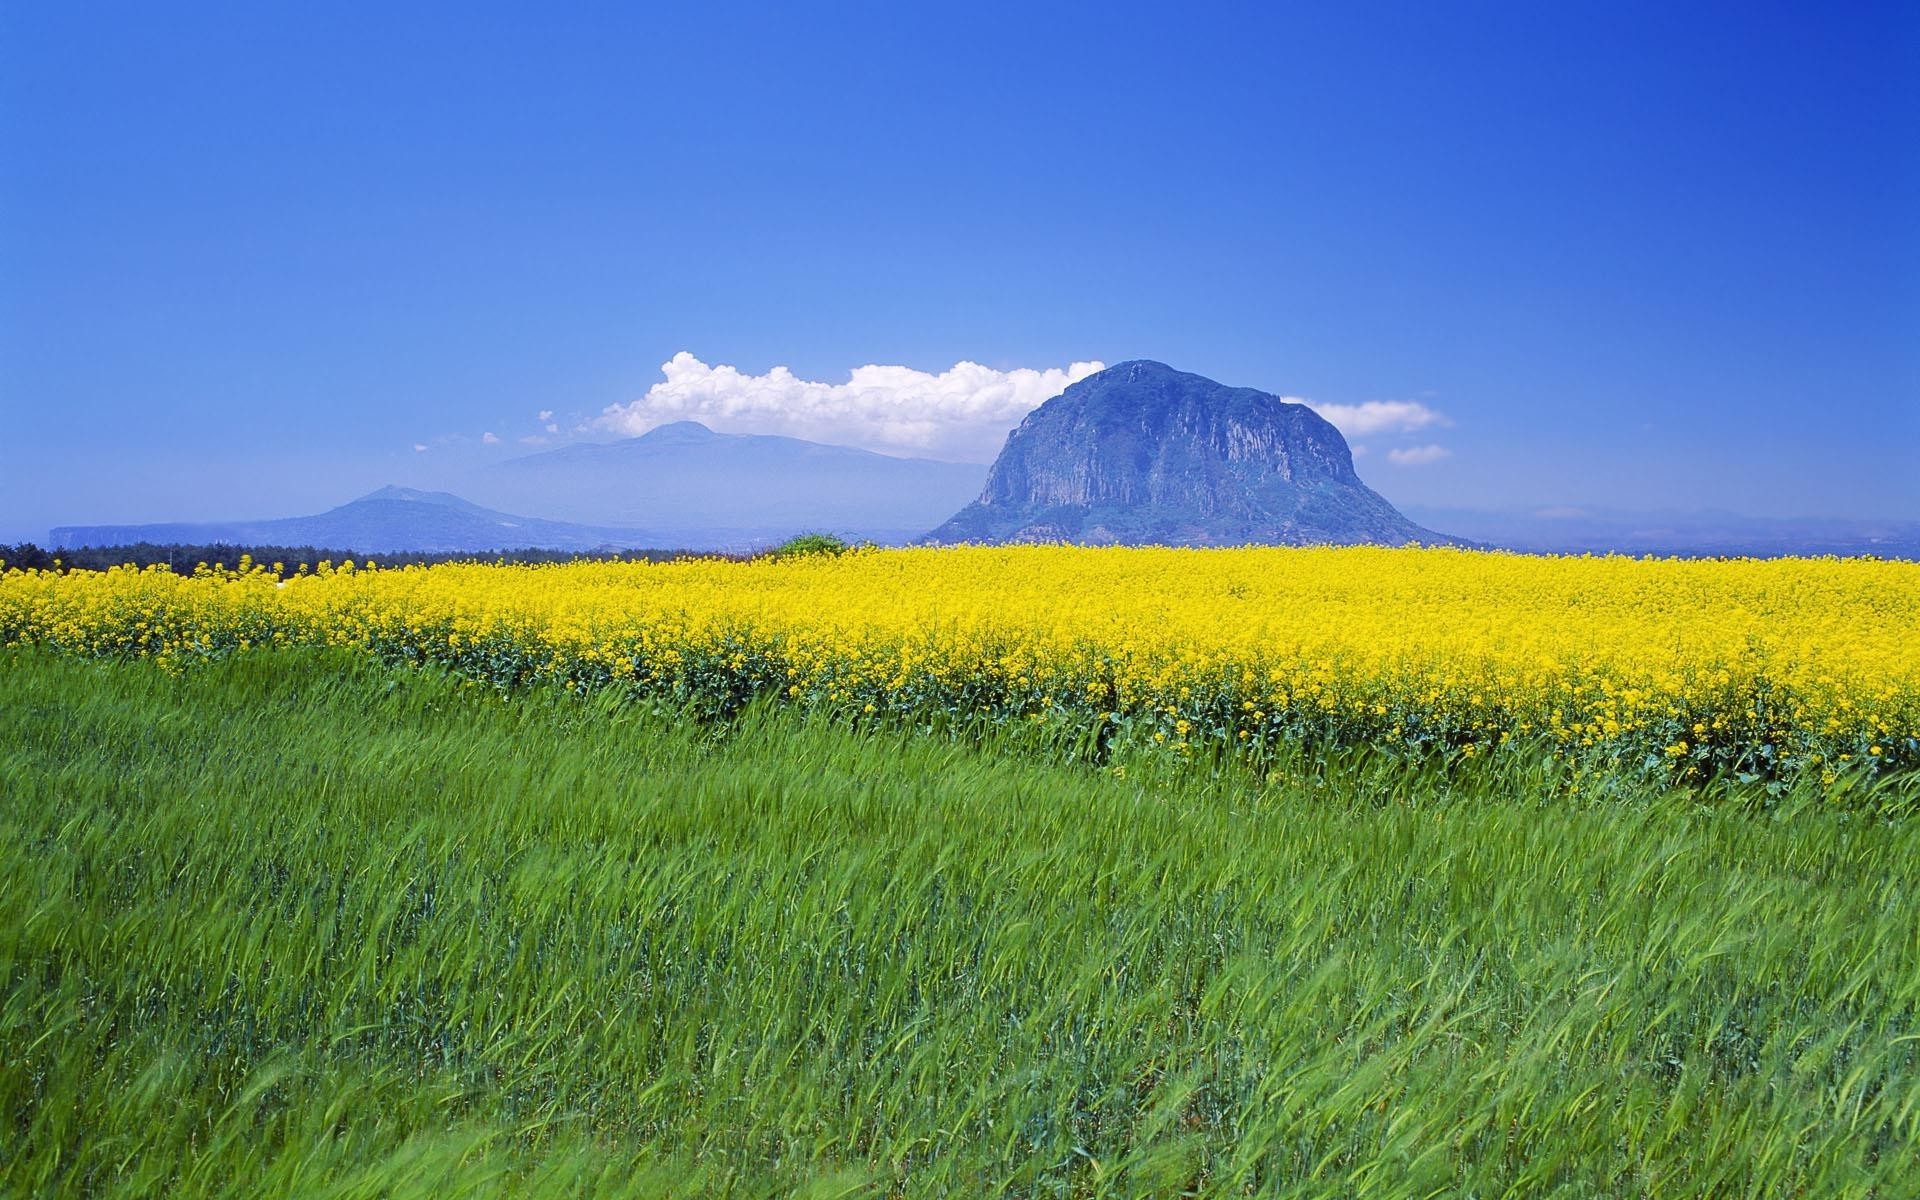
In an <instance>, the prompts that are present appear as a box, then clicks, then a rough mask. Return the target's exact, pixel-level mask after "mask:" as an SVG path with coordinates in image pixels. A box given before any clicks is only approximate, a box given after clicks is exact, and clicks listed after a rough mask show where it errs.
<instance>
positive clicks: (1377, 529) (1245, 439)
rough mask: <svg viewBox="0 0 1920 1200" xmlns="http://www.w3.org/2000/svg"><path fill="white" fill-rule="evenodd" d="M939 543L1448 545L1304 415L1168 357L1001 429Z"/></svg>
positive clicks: (1093, 380)
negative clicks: (1370, 481) (967, 499)
mask: <svg viewBox="0 0 1920 1200" xmlns="http://www.w3.org/2000/svg"><path fill="white" fill-rule="evenodd" d="M928 540H930V541H935V542H1041V541H1064V542H1079V543H1087V544H1105V543H1115V544H1123V545H1140V544H1164V545H1174V546H1218V545H1244V544H1248V543H1259V544H1271V545H1304V544H1309V543H1337V544H1356V543H1362V542H1372V543H1381V544H1387V545H1403V544H1405V543H1408V542H1423V543H1428V544H1434V543H1451V542H1454V541H1456V539H1454V538H1449V537H1446V536H1444V535H1442V534H1437V533H1434V532H1433V531H1432V530H1429V529H1423V528H1421V527H1420V526H1418V525H1416V524H1414V523H1413V522H1412V521H1409V520H1408V519H1407V518H1406V517H1404V516H1402V515H1401V514H1400V513H1399V511H1398V510H1396V509H1395V508H1394V507H1393V505H1391V504H1389V503H1388V502H1387V501H1386V500H1385V499H1384V498H1382V497H1381V496H1380V495H1379V494H1378V493H1377V492H1375V491H1373V490H1372V489H1371V488H1369V487H1367V486H1366V485H1365V484H1364V483H1362V482H1360V477H1359V476H1358V475H1356V474H1355V473H1354V470H1353V455H1352V453H1351V452H1350V451H1349V450H1348V449H1347V443H1346V439H1345V438H1342V437H1341V436H1340V431H1339V430H1337V429H1335V428H1334V427H1333V426H1332V425H1330V424H1328V423H1327V422H1326V420H1325V419H1323V418H1322V417H1320V416H1319V414H1317V413H1315V412H1314V411H1313V410H1312V409H1310V408H1308V407H1306V406H1305V405H1301V404H1289V403H1288V402H1286V401H1284V400H1281V399H1280V398H1279V397H1277V396H1270V395H1268V394H1267V393H1265V392H1260V391H1256V390H1254V389H1253V388H1235V387H1227V386H1225V385H1223V384H1219V383H1215V382H1214V381H1213V380H1211V379H1207V378H1205V377H1203V376H1200V375H1191V374H1188V373H1187V372H1184V371H1176V370H1174V369H1173V368H1171V367H1169V366H1166V365H1165V364H1163V363H1157V362H1146V361H1138V362H1124V363H1120V364H1119V365H1117V366H1113V367H1109V368H1107V369H1106V370H1104V371H1102V372H1100V373H1099V374H1097V375H1090V376H1088V377H1087V378H1085V379H1083V380H1081V381H1080V382H1078V383H1076V384H1074V385H1073V386H1071V387H1069V388H1068V389H1067V390H1066V391H1065V392H1063V393H1061V394H1060V395H1059V396H1056V397H1055V398H1053V399H1052V400H1049V401H1047V402H1046V403H1045V404H1042V405H1041V406H1040V407H1039V408H1036V409H1034V410H1033V412H1031V413H1029V414H1028V415H1027V418H1026V420H1024V421H1022V422H1021V423H1020V426H1019V427H1018V428H1017V429H1015V430H1014V431H1013V432H1012V433H1011V434H1009V435H1008V437H1007V444H1006V447H1005V448H1004V449H1002V450H1001V452H1000V457H999V458H998V459H997V460H995V462H994V464H993V467H992V469H991V470H990V471H989V472H988V475H987V483H986V488H985V490H984V491H982V492H981V493H980V498H979V499H978V500H976V501H974V502H973V503H972V504H969V505H967V506H966V507H965V508H963V509H961V510H960V512H959V513H957V514H956V515H954V516H953V517H952V518H951V519H950V520H948V521H947V522H946V523H945V524H943V525H941V526H940V527H939V528H937V529H935V530H934V531H933V532H932V533H931V534H929V535H928Z"/></svg>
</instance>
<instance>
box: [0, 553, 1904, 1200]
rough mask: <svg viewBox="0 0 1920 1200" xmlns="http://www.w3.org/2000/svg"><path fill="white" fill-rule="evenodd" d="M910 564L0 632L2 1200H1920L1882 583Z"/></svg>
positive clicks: (437, 582) (294, 588)
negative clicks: (1530, 1199) (547, 1199)
mask: <svg viewBox="0 0 1920 1200" xmlns="http://www.w3.org/2000/svg"><path fill="white" fill-rule="evenodd" d="M1290 554H1297V555H1298V557H1289V555H1290ZM946 555H947V556H945V557H943V556H942V555H941V554H937V553H923V552H917V551H916V552H910V553H891V552H890V553H877V554H852V555H847V556H844V557H842V558H838V559H834V558H826V559H819V560H806V561H798V562H791V561H790V562H784V563H712V564H701V563H682V564H675V565H671V566H665V565H646V564H632V565H629V564H583V565H581V566H577V567H534V568H492V567H483V566H466V567H433V568H429V569H420V570H405V571H386V570H380V569H374V570H367V569H365V568H364V567H363V566H360V565H356V566H355V568H354V569H352V570H346V569H343V568H341V567H336V566H332V565H329V566H328V567H327V568H326V569H324V570H318V571H308V572H306V573H304V574H302V573H300V572H299V571H298V570H297V568H296V569H295V570H294V571H293V572H292V574H293V580H292V581H291V582H288V583H287V585H286V586H284V587H281V586H278V583H279V582H280V580H278V579H276V578H274V577H273V575H272V573H271V572H267V573H263V572H259V571H253V570H249V569H241V570H237V571H235V570H225V569H222V570H219V571H215V570H211V569H210V570H209V571H207V572H204V573H202V575H201V576H200V577H199V578H194V579H180V578H178V577H175V576H172V575H169V574H166V573H164V572H133V571H122V572H113V573H106V574H93V573H73V574H56V573H45V572H31V573H30V572H13V573H10V574H7V575H4V576H0V641H4V642H6V643H8V645H7V646H6V647H5V648H0V780H4V795H3V797H0V822H3V823H4V832H3V833H0V856H4V859H5V862H4V865H3V866H0V1121H4V1128H5V1129H6V1130H7V1136H6V1137H5V1138H4V1139H0V1191H4V1193H5V1194H9V1195H21V1196H187V1197H193V1196H235V1197H237V1196H266V1195H275V1196H280V1195H284V1196H303V1197H304V1196H317V1197H330V1196H332V1197H374V1196H379V1197H402V1196H475V1197H479V1196H527V1195H556V1196H557V1195H565V1196H687V1197H694V1196H769V1197H771V1196H786V1195H808V1196H875V1197H879V1196H901V1197H909V1196H911V1197H918V1196H985V1195H1004V1196H1018V1197H1038V1196H1074V1197H1080V1196H1086V1197H1091V1196H1175V1195H1206V1196H1244V1195H1260V1196H1286V1197H1320V1196H1326V1197H1334V1196H1380V1197H1428V1196H1441V1195H1463V1196H1488V1197H1491V1196H1536V1195H1581V1196H1714V1197H1720V1196H1753V1197H1772V1196H1789V1195H1803V1196H1823V1197H1824V1196H1842V1197H1848V1196H1851V1197H1863V1198H1864V1197H1875V1198H1884V1197H1904V1196H1920V1171H1916V1169H1915V1163H1916V1162H1920V901H1917V900H1916V897H1920V823H1916V821H1915V820H1913V819H1912V817H1911V815H1910V814H1911V813H1912V812H1913V810H1914V809H1915V807H1916V806H1917V804H1920V795H1916V790H1917V788H1920V785H1916V782H1915V781H1916V773H1915V772H1913V771H1912V770H1910V769H1909V767H1910V765H1911V763H1912V761H1913V759H1912V755H1913V753H1914V748H1913V745H1912V737H1913V729H1914V726H1913V724H1911V723H1910V722H1911V719H1912V717H1913V714H1914V696H1915V691H1916V689H1915V679H1916V668H1915V660H1914V657H1913V655H1914V650H1913V648H1912V647H1911V646H1910V645H1908V641H1909V640H1910V639H1909V638H1908V637H1907V636H1906V630H1908V629H1910V628H1911V627H1912V626H1911V624H1910V618H1911V617H1912V616H1913V614H1914V612H1915V610H1916V606H1917V605H1920V585H1917V584H1916V576H1915V574H1914V573H1913V572H1914V569H1913V568H1912V567H1909V566H1906V565H1902V564H1886V563H1872V562H1838V561H1820V562H1801V563H1783V564H1774V563H1745V562H1740V563H1718V564H1713V563H1699V564H1686V563H1660V562H1647V561H1640V560H1623V559H1597V560H1587V559H1576V560H1526V559H1509V558H1505V557H1502V556H1473V555H1460V554H1454V553H1451V552H1412V553H1411V554H1409V552H1386V551H1365V552H1318V551H1315V552H1273V551H1259V552H1253V551H1249V552H1229V553H1225V554H1219V555H1217V556H1215V557H1211V558H1210V557H1208V556H1206V555H1199V556H1196V555H1192V554H1190V553H1182V552H1087V553H1084V554H1074V553H1063V552H1061V551H1058V550H1056V549H1045V550H1026V551H1020V550H1015V551H978V552H968V553H967V554H964V555H953V554H952V553H951V552H946ZM1396 556H1398V557H1396ZM238 565H239V564H236V566H238ZM248 566H249V567H250V564H248ZM1281 567H1286V568H1287V569H1286V570H1279V569H1278V568H1281ZM1388 568H1391V569H1392V570H1391V571H1389V570H1388ZM1556 571H1557V572H1560V574H1558V575H1555V574H1554V572H1556ZM1343 581H1344V582H1343ZM1709 600H1711V601H1712V605H1711V606H1707V601H1709ZM1396 604H1397V605H1398V606H1399V607H1398V608H1394V607H1393V606H1394V605H1396ZM1340 614H1344V623H1342V622H1336V621H1335V620H1334V618H1335V617H1336V616H1338V615H1340ZM1570 614H1579V616H1580V617H1581V619H1582V620H1585V621H1586V623H1585V624H1582V623H1581V622H1580V621H1576V620H1574V619H1573V617H1572V616H1571V615H1570ZM1395 630H1398V631H1399V632H1398V633H1397V634H1395V633H1394V631H1395ZM1396 638H1397V640H1396ZM1476 639H1477V640H1476ZM1549 660H1551V667H1549ZM1095 684H1099V685H1102V686H1104V687H1105V688H1106V689H1108V690H1106V691H1103V692H1100V693H1098V694H1094V692H1093V685H1095ZM1646 687H1653V688H1656V689H1658V691H1657V693H1656V699H1648V698H1647V697H1646V696H1644V695H1639V694H1637V693H1639V692H1640V691H1641V689H1643V688H1646ZM1316 689H1317V690H1316ZM1630 693H1635V694H1632V695H1630ZM1282 701H1284V704H1283V703H1281V702H1282ZM1249 703H1251V704H1252V707H1245V706H1246V705H1248V704H1249ZM1609 703H1611V704H1612V705H1613V707H1612V708H1611V709H1609V708H1607V707H1606V706H1607V705H1608V704H1609ZM1376 705H1378V706H1381V707H1385V708H1386V709H1387V711H1386V712H1384V713H1381V712H1374V711H1373V708H1374V706H1376ZM1396 706H1397V707H1396ZM1729 706H1732V707H1729ZM1667 708H1672V709H1674V710H1675V712H1674V713H1669V712H1667V711H1666V709H1667ZM1556 710H1557V711H1558V712H1559V713H1560V719H1559V722H1558V724H1556V723H1555V721H1554V718H1553V714H1554V712H1555V711H1556ZM1256 713H1257V714H1258V715H1257V716H1256V715H1254V714H1256ZM1609 713H1611V718H1609V716H1608V714H1609ZM1676 714H1677V715H1676ZM1535 718H1538V721H1537V722H1536V721H1535ZM1608 719H1612V720H1613V722H1614V724H1615V726H1616V728H1614V729H1611V730H1610V729H1609V728H1608V726H1607V724H1606V721H1607V720H1608ZM1676 721H1678V722H1681V723H1682V725H1681V728H1682V729H1683V730H1684V731H1685V732H1686V733H1688V734H1692V736H1691V737H1689V738H1687V739H1686V740H1687V741H1688V746H1687V749H1686V750H1685V751H1684V752H1683V753H1680V754H1669V753H1666V749H1667V747H1669V746H1671V745H1672V744H1673V741H1671V740H1663V739H1675V738H1676V737H1677V735H1676V733H1675V732H1674V728H1673V726H1672V725H1671V724H1670V723H1671V722H1676ZM1716 721H1717V722H1718V723H1717V724H1716ZM1182 723H1184V724H1185V726H1186V727H1185V728H1182ZM1522 723H1529V724H1533V725H1534V728H1531V729H1528V730H1524V731H1519V726H1520V724H1522ZM1695 725H1698V726H1699V727H1700V729H1702V730H1704V731H1705V732H1703V733H1702V732H1695V730H1694V726H1695ZM1576 727H1577V728H1576ZM1516 731H1518V732H1516ZM1242 734H1246V735H1247V736H1245V737H1242V736H1241V735H1242ZM1503 734H1507V735H1511V736H1507V737H1503V736H1502V735H1503ZM1762 737H1765V738H1769V739H1771V740H1766V741H1762V740H1756V739H1758V738H1762ZM1582 739H1586V740H1587V744H1584V745H1583V744H1582ZM1903 739H1904V740H1903ZM1875 747H1878V748H1879V750H1880V753H1878V754H1875V753H1872V750H1873V748H1875ZM1843 755H1844V756H1847V757H1844V758H1843V757H1842V756H1843ZM1815 756H1818V757H1815Z"/></svg>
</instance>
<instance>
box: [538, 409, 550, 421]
mask: <svg viewBox="0 0 1920 1200" xmlns="http://www.w3.org/2000/svg"><path fill="white" fill-rule="evenodd" d="M540 419H541V420H542V421H551V420H553V410H552V409H550V408H543V409H541V410H540Z"/></svg>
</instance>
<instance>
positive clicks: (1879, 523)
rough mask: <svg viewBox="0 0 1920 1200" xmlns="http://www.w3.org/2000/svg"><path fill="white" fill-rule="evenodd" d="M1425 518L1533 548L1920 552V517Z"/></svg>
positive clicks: (1460, 513)
mask: <svg viewBox="0 0 1920 1200" xmlns="http://www.w3.org/2000/svg"><path fill="white" fill-rule="evenodd" d="M1407 511H1408V513H1409V514H1410V515H1412V516H1414V517H1417V518H1419V519H1420V520H1422V521H1424V522H1427V523H1429V524H1432V525H1437V526H1440V527H1441V528H1443V529H1448V530H1452V531H1454V532H1455V533H1458V534H1460V535H1461V536H1463V537H1469V538H1472V539H1474V540H1475V541H1477V542H1482V543H1485V544H1487V545H1490V546H1498V547H1500V548H1502V549H1507V550H1517V551H1521V552H1524V553H1531V554H1655V555H1662V556H1664V555H1687V556H1708V555H1728V556H1743V557H1755V558H1766V557H1776V556H1782V555H1821V554H1839V555H1859V554H1871V555H1874V556H1876V557H1879V558H1913V559H1920V521H1911V520H1905V521H1903V520H1890V519H1889V520H1873V519H1863V518H1857V517H1853V518H1850V517H1746V516H1741V515H1739V514H1737V513H1727V512H1681V511H1652V512H1635V511H1630V510H1622V509H1607V508H1584V507H1571V506H1561V507H1554V508H1541V509H1525V510H1516V511H1488V510H1482V509H1467V508H1433V507H1409V508H1408V510H1407Z"/></svg>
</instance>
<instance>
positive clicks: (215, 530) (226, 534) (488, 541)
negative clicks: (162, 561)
mask: <svg viewBox="0 0 1920 1200" xmlns="http://www.w3.org/2000/svg"><path fill="white" fill-rule="evenodd" d="M51 541H52V543H53V546H54V548H56V549H71V548H74V547H77V546H131V545H137V544H138V543H140V542H151V543H153V544H155V545H165V544H168V543H185V544H192V545H207V544H211V543H216V542H225V543H229V544H232V545H239V546H326V547H329V548H332V549H342V550H352V551H354V552H356V553H359V554H399V553H405V552H410V551H421V552H432V553H447V552H451V553H468V552H471V553H475V554H482V553H487V552H489V551H494V550H519V549H526V548H529V547H536V546H537V547H541V548H543V549H550V550H599V549H628V548H638V547H662V548H664V547H666V546H668V545H669V543H667V542H664V541H662V540H660V538H659V536H658V535H657V534H654V533H651V532H648V531H646V530H642V529H614V528H596V527H591V526H586V525H576V524H572V523H569V522H566V521H544V520H541V519H539V518H537V517H518V516H513V515H512V514H509V513H503V512H495V511H494V510H492V509H490V508H482V507H481V506H479V505H478V504H473V503H470V502H468V501H466V500H462V499H461V498H460V497H458V496H454V495H450V494H448V493H446V492H423V491H417V490H415V489H413V488H402V487H391V486H389V487H383V488H381V489H380V490H379V491H376V492H371V493H369V494H367V495H365V496H362V497H360V498H359V499H358V500H353V501H350V502H348V503H346V504H342V505H340V506H339V507H338V508H334V509H329V510H328V511H326V512H324V513H318V514H315V515H313V516H308V517H280V518H276V519H271V520H262V521H223V522H212V523H191V524H189V523H180V522H175V523H171V524H160V525H65V526H60V527H58V528H55V529H54V530H53V532H52V536H51Z"/></svg>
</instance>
